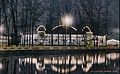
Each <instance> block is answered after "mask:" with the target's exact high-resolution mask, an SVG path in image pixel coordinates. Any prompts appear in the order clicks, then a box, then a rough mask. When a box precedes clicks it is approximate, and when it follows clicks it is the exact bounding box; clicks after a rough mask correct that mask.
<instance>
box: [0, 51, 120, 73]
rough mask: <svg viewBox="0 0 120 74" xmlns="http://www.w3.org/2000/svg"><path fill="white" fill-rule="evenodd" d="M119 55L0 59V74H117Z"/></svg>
mask: <svg viewBox="0 0 120 74" xmlns="http://www.w3.org/2000/svg"><path fill="white" fill-rule="evenodd" d="M119 58H120V56H119V53H108V54H103V53H102V54H80V55H46V56H30V57H25V56H20V57H19V56H18V57H1V58H0V74H80V73H92V72H94V73H97V72H100V73H103V72H110V74H112V73H114V72H115V73H119Z"/></svg>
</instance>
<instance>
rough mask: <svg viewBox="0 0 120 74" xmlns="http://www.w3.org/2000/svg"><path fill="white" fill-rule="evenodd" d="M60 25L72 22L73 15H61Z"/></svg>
mask: <svg viewBox="0 0 120 74" xmlns="http://www.w3.org/2000/svg"><path fill="white" fill-rule="evenodd" d="M61 21H62V25H64V26H70V25H72V24H73V16H72V15H68V14H67V15H65V16H63V17H61Z"/></svg>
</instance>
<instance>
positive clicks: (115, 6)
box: [109, 0, 119, 39]
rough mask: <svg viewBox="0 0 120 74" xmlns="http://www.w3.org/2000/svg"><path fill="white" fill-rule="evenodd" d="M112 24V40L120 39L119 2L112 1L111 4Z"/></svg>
mask: <svg viewBox="0 0 120 74" xmlns="http://www.w3.org/2000/svg"><path fill="white" fill-rule="evenodd" d="M111 12H112V22H111V23H112V24H111V26H110V28H109V29H110V30H109V31H110V33H111V37H112V38H116V39H118V38H119V0H112V4H111Z"/></svg>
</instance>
